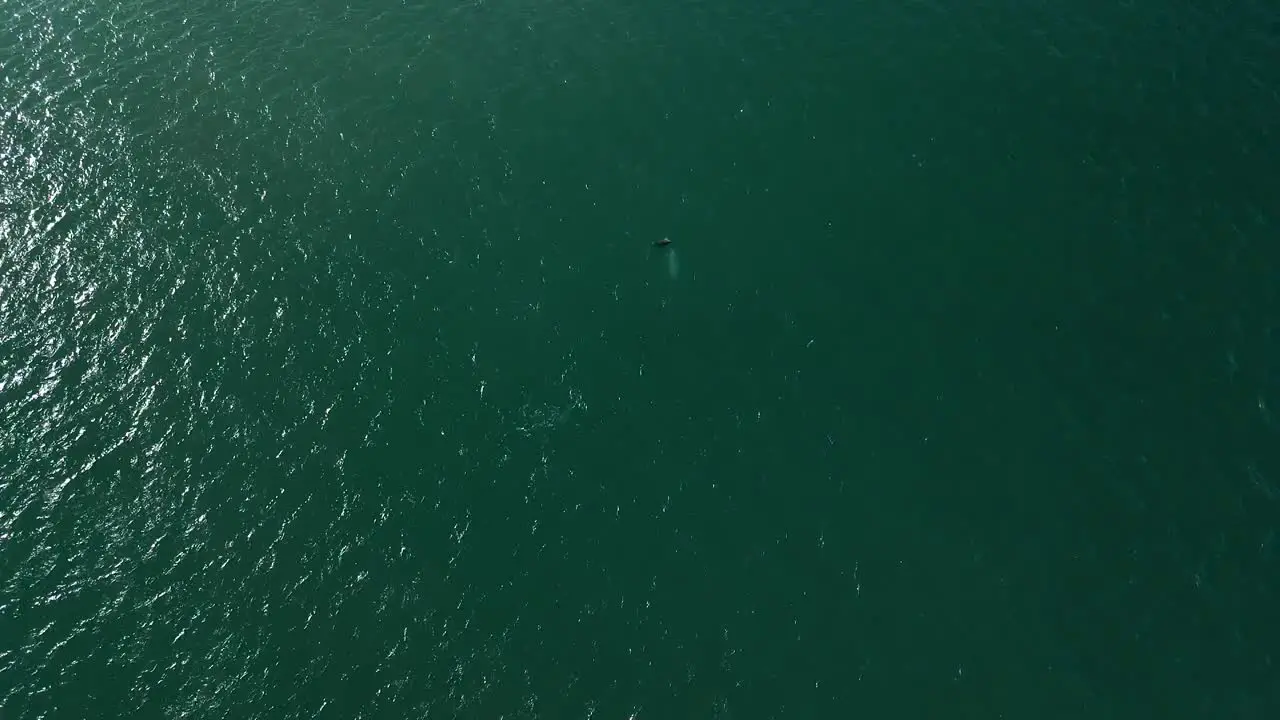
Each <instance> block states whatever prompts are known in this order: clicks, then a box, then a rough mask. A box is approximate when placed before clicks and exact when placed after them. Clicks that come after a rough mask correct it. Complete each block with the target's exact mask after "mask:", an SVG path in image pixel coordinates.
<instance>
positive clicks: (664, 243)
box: [653, 238, 671, 247]
mask: <svg viewBox="0 0 1280 720" xmlns="http://www.w3.org/2000/svg"><path fill="white" fill-rule="evenodd" d="M670 244H671V238H662V239H661V240H654V241H653V246H654V247H666V246H668V245H670Z"/></svg>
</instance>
